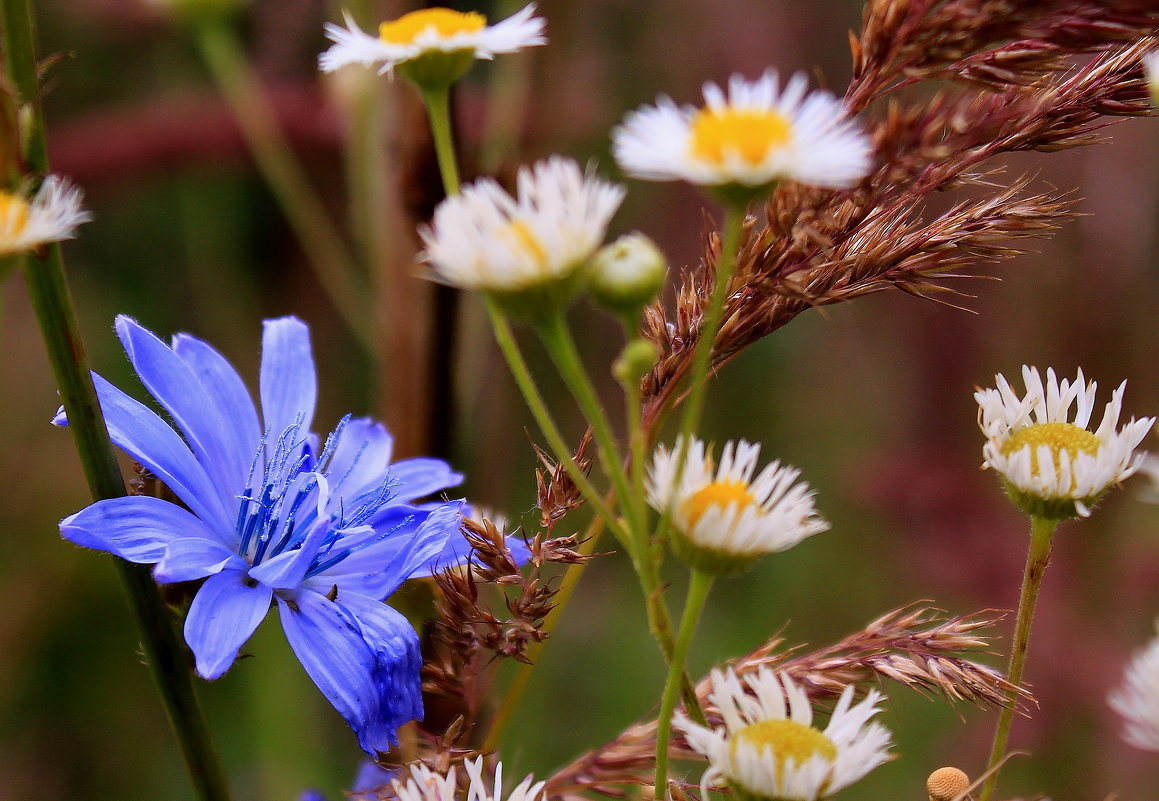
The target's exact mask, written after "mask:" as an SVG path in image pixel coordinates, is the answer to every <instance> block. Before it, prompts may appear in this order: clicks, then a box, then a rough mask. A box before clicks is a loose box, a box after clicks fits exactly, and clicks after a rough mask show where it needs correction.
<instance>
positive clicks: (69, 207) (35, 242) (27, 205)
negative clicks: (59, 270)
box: [0, 175, 92, 256]
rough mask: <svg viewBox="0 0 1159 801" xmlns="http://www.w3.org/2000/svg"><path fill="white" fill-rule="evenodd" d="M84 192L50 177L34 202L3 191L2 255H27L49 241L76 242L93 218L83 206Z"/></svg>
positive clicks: (0, 203)
mask: <svg viewBox="0 0 1159 801" xmlns="http://www.w3.org/2000/svg"><path fill="white" fill-rule="evenodd" d="M82 197H83V195H82V193H81V190H80V189H78V188H77V187H75V186H73V185H72V184H70V183H69V182H68V181H66V180H65V179H63V178H58V177H56V176H55V175H50V176H48V178H46V179H44V183H42V184H41V185H40V189H39V190H38V191H37V192H36V195H34V196H33V198H32V199H31V200H29V199H28V198H26V197H24V196H22V195H19V194H12V193H9V192H0V256H12V255H15V254H17V253H25V252H27V251H29V250H33V249H34V248H38V247H40V246H41V245H46V244H48V243H49V242H59V241H60V240H62V239H72V237H73V236H74V234H73V231H74V230H75V229H76V227H77V226H78V225H80V224H81V223H86V222H88V221H89V220H91V219H92V217H91V216H90V215H89V213H88V212H87V211H85V210H84V208H82V207H81V200H82Z"/></svg>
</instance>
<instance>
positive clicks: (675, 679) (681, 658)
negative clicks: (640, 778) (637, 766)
mask: <svg viewBox="0 0 1159 801" xmlns="http://www.w3.org/2000/svg"><path fill="white" fill-rule="evenodd" d="M713 578H714V577H713V576H712V575H710V574H708V573H702V572H700V571H699V570H695V569H693V570H692V577H691V581H690V582H689V584H688V596H687V597H686V598H685V599H684V614H683V615H682V616H681V618H680V631H679V633H678V634H677V635H676V647H675V648H674V649H673V651H672V659H671V660H670V661H669V663H668V678H667V680H666V681H665V682H664V695H663V696H661V699H660V715H659V717H657V718H656V783H655V797H656V798H658V799H665V798H667V797H668V739H669V736H670V735H671V733H672V713H673V712H674V711H675V709H676V695H677V692H678V690H679V688H680V683H681V679H682V677H683V676H684V662H685V661H686V660H687V659H688V650H689V648H690V647H691V645H692V635H693V634H694V633H695V632H696V625H697V624H698V623H699V622H700V615H701V613H703V612H704V604H705V601H707V600H708V592H709V590H711V589H712V582H713Z"/></svg>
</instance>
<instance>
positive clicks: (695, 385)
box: [680, 204, 745, 464]
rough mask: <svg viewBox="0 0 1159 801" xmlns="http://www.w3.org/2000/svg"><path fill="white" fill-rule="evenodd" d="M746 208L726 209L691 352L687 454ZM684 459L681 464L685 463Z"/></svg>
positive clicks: (684, 431) (683, 428)
mask: <svg viewBox="0 0 1159 801" xmlns="http://www.w3.org/2000/svg"><path fill="white" fill-rule="evenodd" d="M744 214H745V208H744V206H742V205H740V204H735V205H730V206H729V207H728V209H727V211H726V212H725V219H724V231H723V233H722V236H721V240H720V257H719V258H718V259H717V262H716V280H715V283H714V284H713V287H712V296H711V297H710V299H709V302H708V310H707V311H705V313H704V316H703V317H702V318H701V324H700V330H699V331H698V333H697V339H696V350H695V351H694V352H693V354H692V371H691V372H690V373H689V374H688V400H687V401H686V403H685V406H684V416H683V418H681V421H680V436H681V437H682V438H683V440H684V447H683V448H682V452H684V453H686V452H687V448H688V442H689V440H690V438H691V437H692V434H693V433H694V432H695V431H696V430H697V429H698V428H699V426H700V417H701V415H702V414H703V412H704V398H705V389H706V388H707V385H708V368H709V365H710V364H711V362H712V347H713V345H715V344H716V335H717V333H718V332H717V329H719V328H720V322H721V317H722V316H723V314H724V301H725V298H726V297H727V296H728V285H729V283H730V282H731V281H732V273H733V269H734V268H735V267H736V256H737V252H736V251H737V247H738V245H739V243H740V231H741V226H742V224H743V223H744ZM683 461H684V460H683V458H681V464H683Z"/></svg>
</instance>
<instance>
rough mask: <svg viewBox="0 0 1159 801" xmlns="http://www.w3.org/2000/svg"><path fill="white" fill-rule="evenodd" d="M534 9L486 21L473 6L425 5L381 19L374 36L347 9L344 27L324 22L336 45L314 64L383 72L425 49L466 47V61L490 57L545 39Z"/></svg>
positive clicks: (438, 50) (459, 50)
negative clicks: (459, 8)
mask: <svg viewBox="0 0 1159 801" xmlns="http://www.w3.org/2000/svg"><path fill="white" fill-rule="evenodd" d="M534 14H535V3H531V4H529V5H528V6H526V7H525V8H524V9H523V10H522V11H520V12H518V13H516V14H514V15H512V16H510V17H508V18H507V19H505V20H503V21H502V22H499V23H496V24H495V25H488V24H487V18H486V17H485V16H483V15H482V14H479V13H477V12H474V11H469V12H461V11H454V10H452V9H449V8H425V9H421V10H419V11H412V12H410V13H409V14H404V15H403V16H401V17H399V18H398V19H396V20H392V21H389V22H384V23H382V24H381V25H380V26H379V28H378V36H371V35H370V34H368V33H366V32H365V31H363V30H362V29H361V28H359V27H358V23H356V22H355V21H354V18H353V17H352V16H351V15H350V14H349V12H347V13H346V14H345V15H344V16H345V19H346V27H345V28H343V27H342V26H340V25H334V24H329V25H327V26H326V36H327V38H329V39H330V41H332V42H334V44H333V45H331V47H330V49H329V50H327V51H326V52H325V53H323V54H322V55H321V56H320V57H319V58H318V65H319V66H320V67H321V68H322V71H323V72H333V71H335V70H337V69H339V68H340V67H345V66H346V65H348V64H363V65H365V66H373V65H376V64H378V65H380V66H379V69H378V72H379V74H380V75H381V74H383V73H388V72H391V71H392V70H393V69H394V68H395V67H396V66H398V65H399V64H405V63H407V62H410V61H414V60H416V59H418V58H420V57H422V56H424V55H428V54H437V53H463V52H466V53H469V54H470V60H474V59H487V60H490V59H492V58H494V57H495V54H496V53H514V52H516V51H517V50H522V49H523V48H525V47H533V46H535V45H541V44H546V42H547V38H546V37H545V36H544V35H543V26H544V22H543V18H542V17H536V16H534ZM466 66H470V64H469V62H468V64H467V65H466ZM464 71H465V68H464Z"/></svg>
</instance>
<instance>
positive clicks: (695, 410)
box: [652, 203, 746, 711]
mask: <svg viewBox="0 0 1159 801" xmlns="http://www.w3.org/2000/svg"><path fill="white" fill-rule="evenodd" d="M745 208H746V207H745V205H744V204H743V203H730V204H728V205H727V206H726V207H725V219H724V230H723V232H722V235H721V240H720V256H719V258H718V259H717V263H716V280H715V282H714V283H713V287H712V295H711V297H710V298H709V303H708V309H707V311H705V312H704V315H703V316H702V317H701V323H700V330H699V333H698V335H697V339H696V349H695V350H694V351H693V354H692V369H691V371H690V372H689V374H688V397H687V399H686V401H685V405H684V415H683V417H682V418H681V420H680V438H679V440H678V442H679V449H680V453H679V455H678V456H677V459H676V474H675V476H674V477H673V482H674V484H675V485H677V486H679V485H680V481H681V479H682V478H683V476H684V466H685V462H686V460H687V459H688V448H689V446H690V445H691V444H692V435H693V433H694V432H695V431H696V430H697V429H698V428H699V426H700V417H701V414H702V413H703V411H704V397H705V390H706V388H707V384H708V368H709V366H710V364H711V362H712V347H713V345H714V344H715V342H716V335H717V329H718V328H720V322H721V317H722V316H723V314H724V301H725V298H726V297H727V296H728V285H729V283H730V281H731V280H732V273H733V269H734V268H735V266H736V256H737V249H738V247H739V245H740V233H741V228H742V226H743V225H744V215H745ZM671 517H672V511H671V509H665V510H664V511H663V512H662V513H661V515H660V520H659V522H657V523H656V534H655V536H654V538H653V542H654V545H655V547H654V548H653V549H652V551H653V553H661V552H662V551H661V548H662V547H663V542H664V539H665V536H666V535H667V533H668V525H669V523H670V522H671ZM656 558H658V557H656ZM698 711H699V710H698Z"/></svg>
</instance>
